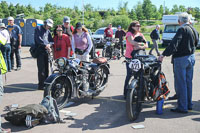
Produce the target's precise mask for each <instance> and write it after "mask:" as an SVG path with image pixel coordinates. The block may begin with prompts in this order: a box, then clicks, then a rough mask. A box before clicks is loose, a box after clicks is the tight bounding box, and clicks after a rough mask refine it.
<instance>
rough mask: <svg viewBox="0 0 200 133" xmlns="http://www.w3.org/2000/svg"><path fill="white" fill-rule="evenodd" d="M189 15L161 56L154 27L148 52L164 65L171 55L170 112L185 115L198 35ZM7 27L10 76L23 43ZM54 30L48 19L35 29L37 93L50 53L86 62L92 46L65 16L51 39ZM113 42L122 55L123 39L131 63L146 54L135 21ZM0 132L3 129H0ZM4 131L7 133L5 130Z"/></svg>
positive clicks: (84, 31) (107, 31)
mask: <svg viewBox="0 0 200 133" xmlns="http://www.w3.org/2000/svg"><path fill="white" fill-rule="evenodd" d="M189 21H190V20H189V15H188V14H187V13H181V14H180V15H179V21H178V22H179V25H180V28H179V29H178V31H177V33H176V35H175V37H174V38H173V40H172V41H171V43H170V45H169V46H168V47H167V48H166V49H165V50H164V52H163V53H162V54H160V52H159V51H158V40H160V37H159V29H160V26H159V25H157V26H156V29H155V30H153V31H152V33H151V34H150V37H151V39H152V42H153V46H152V48H151V50H150V52H149V55H152V51H153V49H154V48H155V50H156V53H157V56H159V58H158V60H160V61H163V58H164V56H170V55H172V62H173V69H174V80H175V87H174V88H175V89H176V95H177V99H178V100H177V107H176V108H175V109H171V111H172V112H178V113H187V112H188V110H192V79H193V67H194V64H195V56H194V52H195V47H196V45H197V43H198V40H199V34H198V32H197V31H196V30H195V29H194V28H193V27H192V25H191V24H190V23H189ZM8 23H9V25H8V26H7V28H6V26H5V24H3V23H0V33H1V34H2V35H4V36H5V38H6V39H7V42H6V44H5V45H2V46H1V50H2V53H3V56H4V59H5V62H6V66H7V70H8V72H10V71H11V70H13V69H14V59H13V56H14V54H15V56H16V70H20V69H21V59H20V49H21V42H22V34H23V33H22V31H21V29H20V27H19V26H17V25H15V24H14V18H13V17H8ZM52 27H53V20H51V19H47V20H45V21H44V25H41V26H38V27H37V28H36V29H35V33H34V41H35V45H36V47H38V52H39V54H38V56H37V67H38V89H39V90H43V89H44V81H45V79H46V78H47V77H48V75H49V66H48V65H49V63H48V58H49V56H50V55H49V53H50V52H51V50H53V55H54V59H58V58H60V57H66V58H69V57H71V56H72V57H75V56H76V58H78V59H80V60H81V61H87V62H89V61H90V60H89V53H90V51H91V49H92V47H93V42H92V39H91V36H90V34H89V32H88V30H87V29H86V28H85V27H84V26H83V25H82V24H81V22H78V23H76V25H75V28H74V27H73V26H72V25H70V18H69V17H68V16H65V17H64V18H63V24H60V25H57V26H56V28H55V29H54V34H53V36H52V34H51V32H50V28H52ZM104 34H105V37H113V30H112V24H111V23H110V24H109V25H108V27H107V28H106V29H105V31H104ZM138 36H140V37H142V38H143V40H144V42H137V41H135V38H136V37H138ZM115 38H119V44H120V46H121V54H122V55H124V46H123V43H122V42H123V39H124V38H125V39H126V52H125V55H124V56H125V58H126V59H132V58H133V57H132V52H133V51H134V50H143V51H145V49H146V48H148V43H147V41H146V39H145V37H144V35H143V34H142V33H141V25H140V23H139V22H138V21H133V22H132V23H130V25H129V27H128V31H127V32H125V31H124V30H122V27H121V26H120V25H119V26H118V29H117V31H116V33H115ZM128 65H129V63H128V62H127V63H126V73H127V75H126V78H125V82H124V93H123V95H124V98H125V99H126V93H127V85H128V82H129V80H130V76H131V75H130V74H131V69H130V68H129V67H128ZM1 78H2V77H0V81H1V82H0V98H1V97H2V94H3V85H2V79H1ZM1 130H2V131H3V130H4V129H2V128H0V132H1ZM5 131H6V130H5Z"/></svg>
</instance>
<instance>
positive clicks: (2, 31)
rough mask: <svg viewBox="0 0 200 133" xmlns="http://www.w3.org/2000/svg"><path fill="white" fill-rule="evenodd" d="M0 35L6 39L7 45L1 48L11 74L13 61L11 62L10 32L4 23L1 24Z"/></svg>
mask: <svg viewBox="0 0 200 133" xmlns="http://www.w3.org/2000/svg"><path fill="white" fill-rule="evenodd" d="M0 34H1V35H3V36H4V37H5V38H6V40H7V41H6V44H5V45H3V46H1V48H2V54H3V57H4V59H5V62H6V66H7V70H8V72H11V60H10V53H11V46H10V35H9V33H8V30H7V29H6V27H5V24H4V23H0Z"/></svg>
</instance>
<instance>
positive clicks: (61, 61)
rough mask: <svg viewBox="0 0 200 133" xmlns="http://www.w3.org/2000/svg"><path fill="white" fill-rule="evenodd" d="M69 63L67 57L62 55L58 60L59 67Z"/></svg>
mask: <svg viewBox="0 0 200 133" xmlns="http://www.w3.org/2000/svg"><path fill="white" fill-rule="evenodd" d="M66 63H67V59H66V58H65V57H61V58H59V59H58V60H57V64H58V67H65V65H66Z"/></svg>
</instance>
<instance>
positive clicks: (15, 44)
mask: <svg viewBox="0 0 200 133" xmlns="http://www.w3.org/2000/svg"><path fill="white" fill-rule="evenodd" d="M7 29H8V31H9V33H10V41H11V57H10V58H11V69H14V54H15V57H16V63H17V69H16V70H20V69H21V57H20V50H21V44H22V30H21V28H20V27H19V26H18V25H15V24H14V18H13V17H8V26H7Z"/></svg>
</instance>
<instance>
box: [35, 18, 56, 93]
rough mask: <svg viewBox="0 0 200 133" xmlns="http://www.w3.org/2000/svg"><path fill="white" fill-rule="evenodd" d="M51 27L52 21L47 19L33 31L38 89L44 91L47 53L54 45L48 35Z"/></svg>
mask: <svg viewBox="0 0 200 133" xmlns="http://www.w3.org/2000/svg"><path fill="white" fill-rule="evenodd" d="M51 27H53V20H51V19H47V20H46V21H44V25H41V26H38V27H36V29H35V33H34V41H35V45H36V47H38V53H39V54H38V57H37V68H38V89H39V90H43V89H44V81H45V79H46V78H47V77H48V75H49V63H48V58H49V52H50V51H51V45H52V44H53V43H54V42H53V38H52V36H51V33H50V30H49V29H50V28H51Z"/></svg>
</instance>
